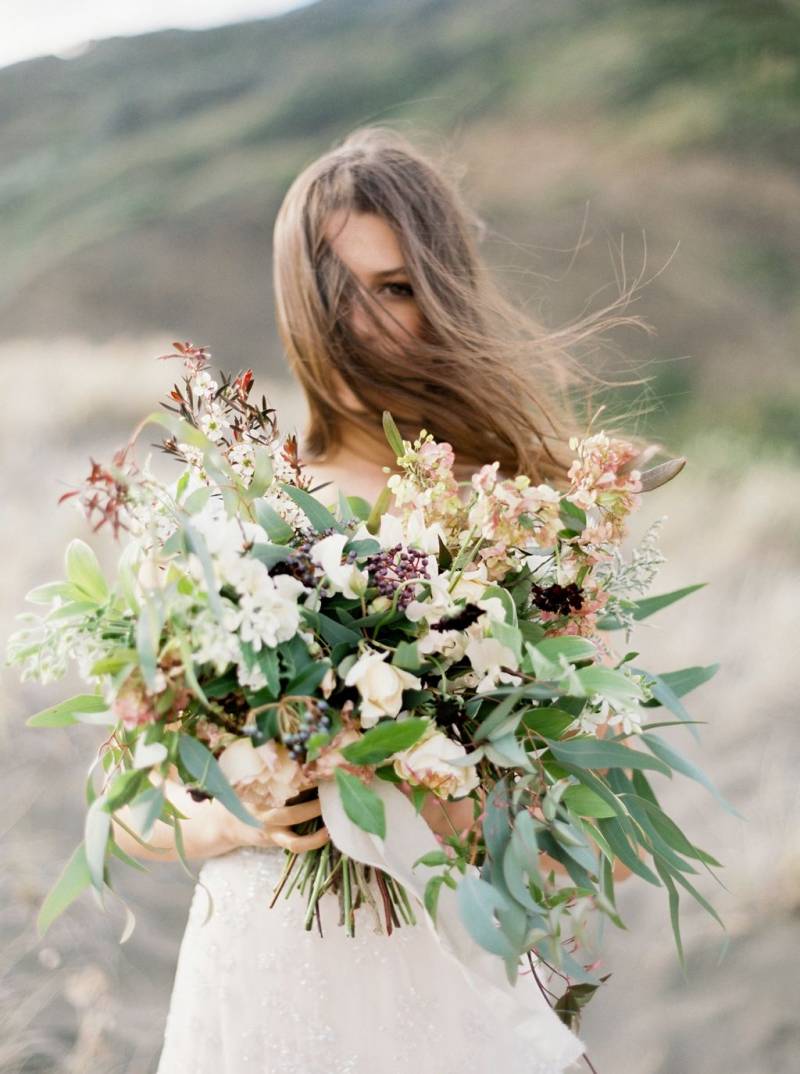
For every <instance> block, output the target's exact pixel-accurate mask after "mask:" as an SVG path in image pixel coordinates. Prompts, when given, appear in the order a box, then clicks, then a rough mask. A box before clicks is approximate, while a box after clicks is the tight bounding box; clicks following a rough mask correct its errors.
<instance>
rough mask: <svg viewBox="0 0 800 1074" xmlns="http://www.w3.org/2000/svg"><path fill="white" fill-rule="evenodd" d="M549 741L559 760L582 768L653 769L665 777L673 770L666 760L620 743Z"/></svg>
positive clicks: (584, 738) (578, 738)
mask: <svg viewBox="0 0 800 1074" xmlns="http://www.w3.org/2000/svg"><path fill="white" fill-rule="evenodd" d="M546 741H547V744H548V746H549V747H550V752H551V753H552V754H553V756H554V757H555V758H556V759H557V760H559V761H566V762H567V763H568V764H574V765H578V766H579V767H581V768H588V769H594V768H651V769H653V771H655V772H661V773H662V775H665V776H671V775H672V769H671V768H670V766H669V765H668V764H666V763H665V762H664V761H661V760H659V759H658V758H655V757H649V756H648V755H647V754H646V753H643V752H642V751H641V750H632V749H630V747H628V746H623V745H622V743H621V742H605V741H604V740H603V739H601V738H594V737H590V736H588V735H587V736H584V735H580V736H576V737H575V738H568V739H562V740H561V741H560V742H556V741H554V740H552V739H547V740H546Z"/></svg>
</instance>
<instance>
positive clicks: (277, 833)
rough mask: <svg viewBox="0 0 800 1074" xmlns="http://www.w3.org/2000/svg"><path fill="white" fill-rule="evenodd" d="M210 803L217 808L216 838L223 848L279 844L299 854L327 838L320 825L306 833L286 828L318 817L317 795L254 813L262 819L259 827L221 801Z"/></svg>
mask: <svg viewBox="0 0 800 1074" xmlns="http://www.w3.org/2000/svg"><path fill="white" fill-rule="evenodd" d="M214 805H218V806H219V809H220V810H221V812H220V814H219V830H220V839H221V841H222V843H223V844H224V845H225V847H226V849H227V850H234V849H235V848H236V847H240V846H256V847H269V846H279V847H285V848H286V849H287V850H292V851H294V852H295V853H296V854H301V853H302V852H303V851H305V850H316V849H317V848H318V847H321V846H323V845H324V844H325V843H327V842H328V841H329V839H330V834H329V832H328V829H327V828H326V827H325V825H324V824H323V825H322V827H321V828H318V829H317V830H316V831H314V832H310V833H309V834H308V835H298V834H297V832H293V831H290V827H291V825H292V824H299V823H300V822H301V821H304V820H311V818H312V817H319V816H321V813H322V805H321V803H320V800H319V798H318V797H316V798H312V799H311V800H310V801H308V802H299V803H297V804H296V805H284V806H278V807H276V808H275V809H267V810H263V811H261V812H259V813H257V814H256V813H254V816H257V819H258V820H260V821H261V822H262V826H261V827H260V828H255V827H253V825H252V824H246V823H245V822H244V821H243V820H239V818H238V817H236V816H234V815H233V813H231V812H229V811H228V810H227V809H226V808H225V807H224V806H223V805H222V804H221V803H219V802H216V801H215V803H214ZM251 811H252V810H251Z"/></svg>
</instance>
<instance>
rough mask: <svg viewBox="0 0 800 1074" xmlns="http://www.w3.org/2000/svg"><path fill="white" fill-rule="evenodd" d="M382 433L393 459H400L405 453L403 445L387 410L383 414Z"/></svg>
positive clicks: (398, 431)
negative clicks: (393, 456) (392, 453)
mask: <svg viewBox="0 0 800 1074" xmlns="http://www.w3.org/2000/svg"><path fill="white" fill-rule="evenodd" d="M383 432H384V435H385V437H386V440H387V442H388V444H389V447H390V448H391V449H392V451H393V452H394V455H395V459H399V458H402V456H403V455H405V453H406V449H405V445H404V444H403V438H402V436H401V435H400V430H399V429H398V428H397V425H396V424H395V420H394V418H393V417H392V415H391V413H390V411H388V410H384V412H383Z"/></svg>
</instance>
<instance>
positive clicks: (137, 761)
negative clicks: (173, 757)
mask: <svg viewBox="0 0 800 1074" xmlns="http://www.w3.org/2000/svg"><path fill="white" fill-rule="evenodd" d="M166 756H167V747H166V746H165V745H164V743H163V742H145V740H144V735H139V737H138V738H137V739H136V745H135V746H134V747H133V767H134V768H150V767H151V765H154V764H161V762H162V761H163V760H165V759H166Z"/></svg>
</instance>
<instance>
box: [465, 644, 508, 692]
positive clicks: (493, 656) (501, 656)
mask: <svg viewBox="0 0 800 1074" xmlns="http://www.w3.org/2000/svg"><path fill="white" fill-rule="evenodd" d="M466 655H467V659H468V660H469V662H470V664H472V667H473V668H474V669H475V671H476V672H477V674H478V675H481V676H483V678H481V680H480V681H479V683H478V685H477V686H476V687H475V691H476V693H479V694H485V693H487V692H488V691H489V690H494V689H495V687H496V686H497V684H498V682H506V683H513V684H515V685H516V684H518V683H520V682H521V681H522V679H521V678H520V676H519V675H513V674H511V673H510V672H505V671H501V670H500V668H501V666H505V667H509V668H515V667H517V658H516V656H514V654H513V652H512V651H511V650H510V649H509V648H508V646H506V645H501V644H500V642H499V641H498V640H497V639H496V638H470V640H469V642H468V644H467V648H466Z"/></svg>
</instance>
